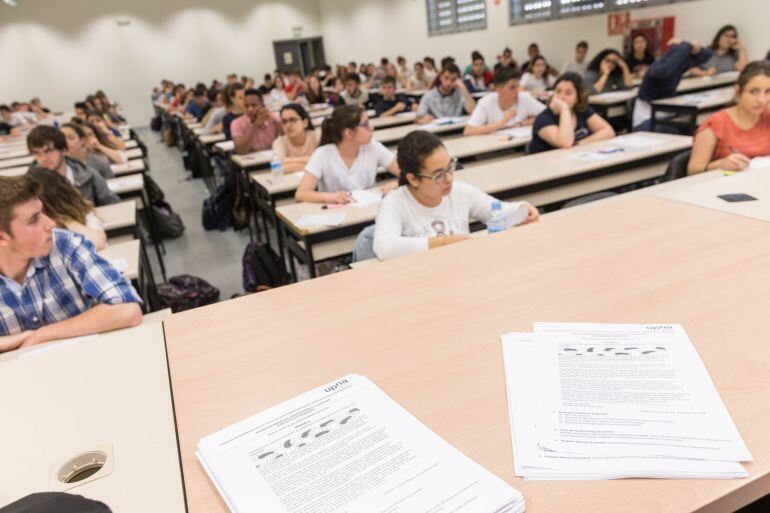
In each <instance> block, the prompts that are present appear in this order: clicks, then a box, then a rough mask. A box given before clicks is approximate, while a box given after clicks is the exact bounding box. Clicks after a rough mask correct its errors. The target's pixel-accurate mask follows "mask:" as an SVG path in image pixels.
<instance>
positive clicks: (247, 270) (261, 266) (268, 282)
mask: <svg viewBox="0 0 770 513" xmlns="http://www.w3.org/2000/svg"><path fill="white" fill-rule="evenodd" d="M242 265H243V290H245V291H246V292H262V291H263V290H268V289H273V288H276V287H281V286H283V285H287V284H288V283H290V282H291V278H290V277H289V275H288V274H287V273H286V271H285V270H284V266H283V263H282V262H281V258H280V257H279V256H278V255H276V254H275V252H274V251H273V250H272V249H270V247H269V246H267V245H266V244H263V243H261V242H249V243H248V244H247V245H246V249H245V250H244V252H243V259H242Z"/></svg>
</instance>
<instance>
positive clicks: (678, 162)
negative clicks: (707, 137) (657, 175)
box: [662, 150, 692, 182]
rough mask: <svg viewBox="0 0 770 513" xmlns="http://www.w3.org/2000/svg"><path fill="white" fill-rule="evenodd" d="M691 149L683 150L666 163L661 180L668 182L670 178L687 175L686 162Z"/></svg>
mask: <svg viewBox="0 0 770 513" xmlns="http://www.w3.org/2000/svg"><path fill="white" fill-rule="evenodd" d="M691 154H692V151H691V150H687V151H683V152H682V153H680V154H679V155H676V156H674V158H672V159H671V162H669V163H668V167H667V168H666V174H665V175H664V176H663V180H662V181H663V182H670V181H671V180H678V179H680V178H684V177H685V176H687V163H688V162H690V155H691Z"/></svg>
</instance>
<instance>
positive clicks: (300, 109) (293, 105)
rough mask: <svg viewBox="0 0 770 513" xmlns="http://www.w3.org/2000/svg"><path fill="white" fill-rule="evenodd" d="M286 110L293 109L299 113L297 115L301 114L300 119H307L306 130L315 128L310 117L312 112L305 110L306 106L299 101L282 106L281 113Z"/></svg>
mask: <svg viewBox="0 0 770 513" xmlns="http://www.w3.org/2000/svg"><path fill="white" fill-rule="evenodd" d="M285 110H292V111H294V112H296V113H297V116H299V119H301V120H303V121H307V126H306V127H305V130H308V131H312V130H315V127H313V120H312V119H310V114H308V113H307V111H306V110H305V107H303V106H302V105H300V104H299V103H287V104H286V105H284V106H283V107H281V112H280V113H281V114H283V111H285Z"/></svg>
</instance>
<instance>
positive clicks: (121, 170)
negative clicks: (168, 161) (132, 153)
mask: <svg viewBox="0 0 770 513" xmlns="http://www.w3.org/2000/svg"><path fill="white" fill-rule="evenodd" d="M110 170H112V172H113V173H114V174H115V176H121V175H128V174H131V173H139V172H141V171H144V170H145V166H144V159H134V160H129V161H128V162H124V163H122V164H111V165H110Z"/></svg>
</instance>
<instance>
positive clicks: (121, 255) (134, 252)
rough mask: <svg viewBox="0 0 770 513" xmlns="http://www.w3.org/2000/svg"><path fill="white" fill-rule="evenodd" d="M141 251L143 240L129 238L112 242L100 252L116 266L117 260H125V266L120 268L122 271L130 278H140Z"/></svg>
mask: <svg viewBox="0 0 770 513" xmlns="http://www.w3.org/2000/svg"><path fill="white" fill-rule="evenodd" d="M140 251H141V241H140V240H139V239H133V240H127V241H125V242H119V243H117V244H110V245H109V246H107V247H106V248H104V249H103V250H101V251H100V252H99V254H100V255H101V256H102V257H103V258H104V259H105V260H108V261H109V262H110V263H111V264H113V265H115V266H116V268H118V267H120V266H118V265H116V261H122V260H125V267H124V268H118V270H119V271H120V272H122V273H123V274H125V275H126V278H128V279H129V280H135V279H137V278H139V252H140Z"/></svg>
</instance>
